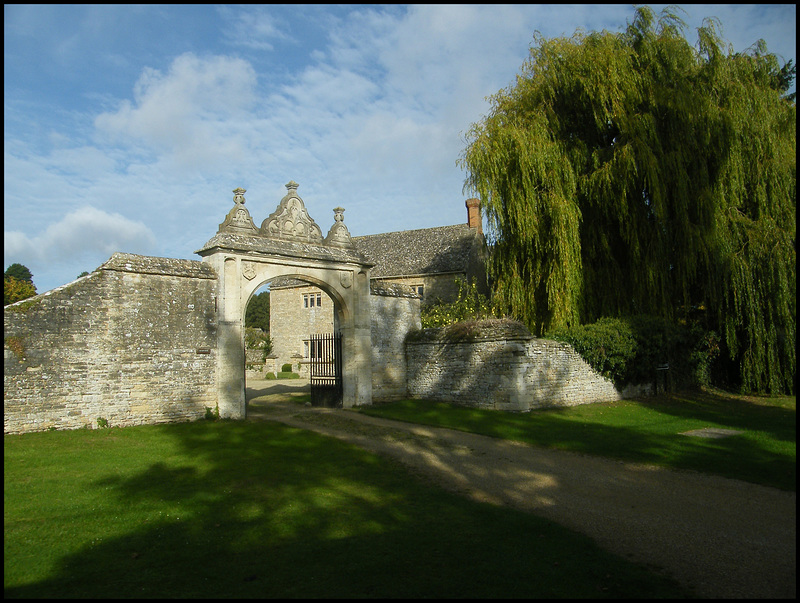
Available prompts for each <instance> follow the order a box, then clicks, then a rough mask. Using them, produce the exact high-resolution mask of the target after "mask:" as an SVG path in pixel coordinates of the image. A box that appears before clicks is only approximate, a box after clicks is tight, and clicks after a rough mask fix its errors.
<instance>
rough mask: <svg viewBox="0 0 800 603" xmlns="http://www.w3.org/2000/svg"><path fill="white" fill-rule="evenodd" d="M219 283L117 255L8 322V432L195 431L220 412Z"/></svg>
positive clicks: (28, 304) (176, 263) (170, 265)
mask: <svg viewBox="0 0 800 603" xmlns="http://www.w3.org/2000/svg"><path fill="white" fill-rule="evenodd" d="M216 279H217V276H216V274H215V272H214V270H213V269H212V268H210V267H209V266H208V265H207V264H204V263H202V262H196V261H189V260H174V259H167V258H151V257H144V256H135V255H131V254H114V256H112V258H111V259H110V260H109V261H108V262H106V263H105V264H103V265H102V266H101V267H100V268H99V269H98V270H97V271H95V272H94V273H92V274H90V275H89V276H86V277H83V278H81V279H78V280H77V281H74V282H73V283H70V284H69V285H65V286H63V287H59V288H57V289H54V290H52V291H49V292H47V293H45V294H42V295H39V296H37V297H35V298H31V299H29V300H25V301H22V302H18V303H17V304H13V305H11V306H7V307H6V308H5V312H4V346H3V348H4V350H3V351H4V375H3V386H4V398H5V399H4V417H3V418H4V431H5V433H21V432H27V431H42V430H46V429H48V428H57V429H74V428H80V427H86V426H89V427H97V426H98V423H97V419H98V417H101V418H102V419H104V420H105V421H107V422H108V425H110V426H123V425H136V424H145V423H160V422H173V421H187V420H192V419H196V418H199V417H202V416H203V415H204V414H205V408H206V407H214V406H215V405H216V396H217V393H216V380H215V376H216V353H217V335H216V328H217V327H216V325H217V316H216V307H215V295H216V284H217V280H216Z"/></svg>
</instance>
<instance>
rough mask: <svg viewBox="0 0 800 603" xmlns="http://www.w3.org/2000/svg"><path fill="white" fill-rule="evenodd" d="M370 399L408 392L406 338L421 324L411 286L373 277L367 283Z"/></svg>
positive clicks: (393, 397)
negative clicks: (370, 373) (368, 293)
mask: <svg viewBox="0 0 800 603" xmlns="http://www.w3.org/2000/svg"><path fill="white" fill-rule="evenodd" d="M370 316H371V325H370V335H371V338H372V399H373V401H376V402H386V401H389V400H399V399H401V398H405V397H406V396H407V395H408V388H407V385H406V348H405V338H406V334H407V333H408V332H409V331H410V330H415V329H420V328H421V327H422V323H421V319H420V297H419V295H417V294H416V293H415V292H414V291H412V290H411V288H410V287H407V286H405V285H401V284H396V283H385V282H384V283H381V282H376V281H373V282H372V283H371V284H370Z"/></svg>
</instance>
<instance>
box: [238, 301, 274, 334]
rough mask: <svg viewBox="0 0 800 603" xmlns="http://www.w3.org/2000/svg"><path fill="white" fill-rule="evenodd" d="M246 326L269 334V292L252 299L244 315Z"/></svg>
mask: <svg viewBox="0 0 800 603" xmlns="http://www.w3.org/2000/svg"><path fill="white" fill-rule="evenodd" d="M244 325H245V327H251V328H256V329H261V330H262V331H264V332H265V333H267V334H269V291H264V292H262V293H258V294H256V295H254V296H253V297H252V299H251V300H250V303H249V304H247V310H246V311H245V314H244Z"/></svg>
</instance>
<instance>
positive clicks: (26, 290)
mask: <svg viewBox="0 0 800 603" xmlns="http://www.w3.org/2000/svg"><path fill="white" fill-rule="evenodd" d="M35 295H36V287H34V286H33V283H30V282H28V281H23V280H19V279H16V278H14V277H13V276H8V275H6V276H5V277H3V305H4V306H7V305H9V304H13V303H15V302H18V301H22V300H23V299H28V298H29V297H33V296H35Z"/></svg>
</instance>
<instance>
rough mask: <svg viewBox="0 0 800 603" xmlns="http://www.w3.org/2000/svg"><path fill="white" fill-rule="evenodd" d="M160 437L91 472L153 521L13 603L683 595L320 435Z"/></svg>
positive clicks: (92, 480)
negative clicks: (164, 450) (43, 602)
mask: <svg viewBox="0 0 800 603" xmlns="http://www.w3.org/2000/svg"><path fill="white" fill-rule="evenodd" d="M129 429H143V428H129ZM144 429H151V428H144ZM161 429H163V434H164V436H163V437H165V438H177V439H178V441H179V443H180V455H179V456H177V457H176V456H170V457H169V458H164V459H159V458H157V455H156V454H155V453H152V454H150V455H147V454H142V465H141V469H140V470H137V471H134V472H132V473H129V474H128V475H126V476H121V475H114V472H113V469H109V468H104V467H103V466H102V459H101V458H98V467H97V470H96V473H93V474H92V476H87V477H86V487H87V488H95V489H103V490H105V491H107V493H108V496H109V497H112V498H115V499H116V503H117V504H118V511H117V512H118V513H119V514H120V515H123V516H124V515H126V514H128V515H131V516H136V517H137V518H139V523H137V524H136V525H131V526H130V527H129V528H128V529H127V530H125V533H124V534H123V535H121V536H113V537H112V536H109V537H108V538H106V539H103V540H102V541H101V542H98V543H92V542H86V543H85V544H82V545H78V546H77V547H76V548H77V549H78V550H77V552H75V553H73V554H71V555H69V556H67V557H65V558H63V559H62V560H61V561H60V563H59V565H58V566H57V568H56V569H55V570H54V572H53V573H52V575H50V576H49V577H48V578H46V579H44V580H41V581H39V582H37V583H34V584H27V585H23V586H13V587H6V588H5V591H4V595H5V597H7V598H29V597H39V598H41V597H53V598H92V597H111V598H173V597H174V598H178V597H181V598H200V597H203V598H223V597H225V598H234V597H242V598H256V597H258V598H301V597H302V598H323V597H325V598H339V597H341V598H345V597H347V598H358V597H362V598H366V597H369V598H378V597H381V598H388V597H405V598H421V597H436V598H462V597H464V598H467V597H469V598H489V597H528V598H533V597H537V598H538V597H548V598H553V597H558V598H566V597H569V598H578V597H584V598H588V597H592V598H602V597H614V598H618V597H645V598H647V597H659V598H662V597H676V596H683V595H684V594H685V593H684V592H683V591H681V590H680V589H679V588H678V587H676V586H675V585H674V583H671V582H670V581H668V580H666V579H664V578H662V577H659V576H656V575H654V574H652V573H650V572H648V571H646V570H645V569H643V568H640V567H638V566H633V565H631V564H629V563H628V562H626V561H624V560H622V559H620V558H618V557H615V556H613V555H611V554H608V553H606V552H604V551H602V550H600V549H599V548H598V547H597V546H596V545H595V544H594V543H593V542H592V541H591V540H590V539H588V538H586V537H583V536H580V535H576V534H574V533H572V532H569V531H567V530H566V529H564V528H561V527H559V526H557V525H556V524H553V523H551V522H548V521H545V520H542V519H539V518H536V517H534V516H532V515H529V514H524V513H521V512H516V511H513V510H509V509H503V508H498V507H494V506H491V505H487V504H478V503H473V502H470V501H466V500H464V499H463V498H461V497H458V496H456V495H451V494H448V493H445V492H443V491H441V490H438V489H436V488H432V487H431V486H430V484H426V483H423V482H422V481H418V480H416V479H412V478H410V477H409V476H408V475H407V474H406V472H405V471H403V470H401V469H399V468H398V467H397V466H396V465H394V464H393V463H391V462H389V461H386V460H383V459H381V458H379V457H377V456H375V455H373V454H370V453H367V452H365V451H363V450H360V449H357V448H355V447H353V446H350V445H348V444H344V443H341V442H338V441H336V440H333V439H330V438H326V437H322V436H319V435H316V434H313V433H311V432H308V431H304V430H299V429H293V428H289V427H285V426H281V425H277V424H273V423H266V422H265V423H261V422H254V423H246V422H240V423H234V422H228V421H221V422H198V423H191V424H181V425H171V426H167V427H162V428H161ZM143 510H149V511H143ZM85 512H91V510H90V509H86V510H85ZM148 513H149V514H148ZM106 520H107V517H105V516H103V515H98V517H97V521H99V522H103V521H106Z"/></svg>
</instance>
